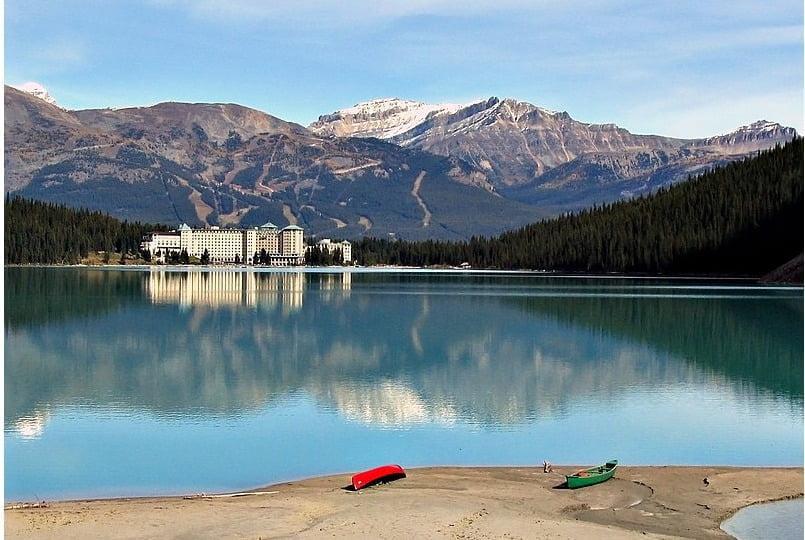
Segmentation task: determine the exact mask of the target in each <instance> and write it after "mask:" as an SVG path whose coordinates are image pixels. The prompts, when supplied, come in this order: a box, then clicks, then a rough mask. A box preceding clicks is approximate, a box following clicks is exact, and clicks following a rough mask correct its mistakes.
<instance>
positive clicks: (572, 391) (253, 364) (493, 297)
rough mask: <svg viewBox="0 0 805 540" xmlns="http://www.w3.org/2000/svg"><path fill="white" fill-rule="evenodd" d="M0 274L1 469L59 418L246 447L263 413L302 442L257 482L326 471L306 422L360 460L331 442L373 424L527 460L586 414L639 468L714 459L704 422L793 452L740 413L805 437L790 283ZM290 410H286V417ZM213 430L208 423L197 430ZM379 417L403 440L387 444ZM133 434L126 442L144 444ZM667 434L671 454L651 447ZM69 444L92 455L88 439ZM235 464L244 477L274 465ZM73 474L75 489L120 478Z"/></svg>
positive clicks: (725, 437) (96, 432) (464, 457)
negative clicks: (1, 334) (83, 446)
mask: <svg viewBox="0 0 805 540" xmlns="http://www.w3.org/2000/svg"><path fill="white" fill-rule="evenodd" d="M5 283H6V289H5V302H6V312H5V337H6V341H5V407H6V417H5V430H6V441H7V448H8V443H9V442H11V443H13V444H12V446H11V450H10V453H7V460H11V462H12V464H13V463H15V462H16V463H18V464H19V463H22V464H25V463H33V462H34V460H35V459H36V458H35V456H36V455H37V454H36V452H37V451H42V452H45V451H46V450H47V449H50V450H48V451H57V450H53V449H52V447H51V446H48V445H49V444H56V443H55V442H54V443H49V442H48V440H47V439H48V433H49V429H51V428H50V426H51V425H54V426H55V425H56V424H59V428H58V430H57V431H58V436H59V437H60V438H59V441H60V442H59V443H58V446H56V447H55V448H57V449H63V448H64V447H65V445H67V447H70V448H72V447H73V446H74V445H76V444H78V443H77V442H76V441H77V440H78V439H75V438H74V437H78V435H76V434H74V431H73V430H78V431H76V433H78V432H80V433H83V434H87V433H91V434H92V438H91V439H88V440H92V441H95V443H94V444H98V445H104V444H111V443H110V442H109V441H111V440H113V439H114V437H118V438H119V437H120V435H119V434H118V435H115V434H114V433H107V431H108V430H110V429H118V430H119V429H133V430H135V431H136V430H144V429H146V428H144V427H143V426H145V425H152V426H153V427H152V428H150V429H151V430H152V432H153V434H154V436H156V433H157V432H160V433H161V431H160V430H161V429H162V426H170V429H171V436H176V437H181V438H182V439H178V440H182V441H186V440H190V439H193V438H195V437H201V435H200V433H203V434H204V437H208V439H204V440H203V441H201V442H199V443H198V444H201V445H205V444H207V445H209V444H212V445H219V446H221V448H222V450H221V451H222V452H232V451H234V450H233V449H232V448H230V447H228V446H227V445H228V444H235V443H236V441H238V440H240V439H244V440H241V441H240V445H241V446H243V445H246V446H245V447H244V448H248V447H252V446H254V445H257V442H256V440H252V438H251V437H263V436H267V434H262V433H261V432H260V430H261V429H269V427H262V428H261V427H258V426H269V425H270V426H274V427H272V428H270V429H272V430H274V432H272V435H271V437H270V438H271V440H274V441H277V440H279V439H277V438H278V437H279V438H283V437H291V435H290V433H293V437H296V439H293V438H291V439H288V441H289V442H288V443H287V444H288V445H291V442H290V441H292V440H296V441H301V442H297V443H294V444H297V446H293V447H291V446H288V450H287V452H290V453H289V454H287V456H293V455H296V456H297V457H294V458H293V459H291V457H287V456H286V457H284V458H282V460H281V463H282V464H283V465H282V466H281V467H280V465H273V466H274V467H276V469H271V466H269V472H267V473H265V475H266V476H265V477H261V478H260V480H271V479H273V480H277V479H280V478H287V477H288V475H290V474H298V475H305V474H314V473H318V472H322V471H321V470H320V469H317V468H316V467H317V466H320V464H317V463H318V462H315V463H314V462H313V461H311V462H310V463H308V462H307V461H304V460H303V458H301V457H298V456H302V455H305V454H304V445H305V444H311V445H312V444H314V443H313V442H311V441H312V440H313V439H315V437H317V436H319V435H318V434H317V430H319V431H321V433H325V432H326V433H328V434H329V435H328V437H330V443H329V444H331V445H333V448H334V455H337V456H341V457H339V459H341V460H342V461H343V460H348V459H358V457H359V456H356V455H355V452H356V450H355V449H354V448H352V447H350V448H352V450H350V451H348V452H347V451H344V452H338V448H339V447H338V444H339V443H338V440H340V439H339V438H340V437H342V436H343V437H347V438H349V439H350V440H352V439H351V438H352V437H354V434H352V430H353V427H352V426H353V425H360V426H364V428H366V429H370V430H377V431H376V433H375V431H372V432H371V433H368V432H367V433H363V434H362V437H366V438H367V439H368V440H374V441H375V442H374V443H373V444H374V445H375V446H374V447H372V446H371V445H369V446H367V447H366V449H365V450H361V451H362V452H369V451H370V450H369V448H375V451H374V454H373V455H377V456H380V455H384V454H382V453H381V452H379V451H378V450H377V448H379V447H378V446H377V445H381V446H382V448H384V449H385V451H386V452H389V455H390V456H397V455H398V454H397V453H394V452H395V450H394V449H396V452H403V455H402V456H400V460H402V459H403V458H406V457H407V459H408V460H409V461H410V462H412V463H423V464H425V463H437V462H447V463H464V462H468V463H479V462H480V463H497V462H498V460H504V461H503V462H513V461H519V460H521V459H522V458H521V457H518V456H525V455H528V456H531V457H533V450H529V447H531V446H533V445H535V444H546V445H549V446H550V447H552V448H558V447H559V446H558V445H561V444H564V443H560V442H558V440H557V439H556V435H550V433H548V432H549V431H550V430H552V429H556V430H559V432H562V431H566V430H567V429H569V428H570V426H571V425H572V424H573V423H575V422H591V421H594V420H593V419H595V421H596V422H600V421H602V420H603V421H605V423H606V424H605V425H608V424H609V423H611V427H609V428H607V429H608V431H609V433H608V434H607V435H606V437H608V438H607V439H606V440H613V441H614V440H617V441H620V442H619V443H618V444H623V445H625V446H624V447H623V449H622V454H621V455H622V456H623V457H624V458H628V457H630V456H632V459H633V460H641V461H642V462H644V463H651V462H656V460H657V459H676V460H678V461H684V462H690V463H695V462H700V461H702V460H710V459H712V457H710V456H713V455H715V454H714V452H715V450H714V447H713V446H712V445H713V443H712V439H713V438H714V437H715V438H716V439H720V442H719V444H721V445H726V447H729V445H732V446H733V447H734V448H736V452H738V453H737V454H735V455H736V457H735V458H734V462H735V463H746V462H754V461H759V462H764V460H765V463H772V462H774V463H780V462H785V461H786V460H787V459H788V458H786V457H785V456H787V455H788V453H789V450H788V448H789V447H788V446H785V445H783V444H782V443H781V446H778V447H777V448H773V449H772V450H771V451H773V452H777V453H775V454H768V455H763V454H758V453H757V448H756V446H755V445H754V443H752V442H751V441H752V440H753V439H752V437H755V434H756V432H757V429H755V428H752V429H750V425H751V424H752V423H753V422H757V423H758V425H759V423H760V422H762V423H763V429H764V430H767V431H768V430H771V431H774V430H775V429H780V430H783V429H785V430H787V434H784V437H783V438H784V439H785V438H786V437H787V438H789V439H791V441H790V444H791V445H793V447H797V445H799V446H798V447H797V448H798V450H799V454H801V450H802V446H801V431H802V420H801V415H802V405H803V384H802V380H803V354H802V350H803V336H802V320H803V312H802V290H801V289H787V288H757V287H747V286H745V285H743V284H740V283H727V284H724V283H713V282H670V281H652V280H626V279H622V280H612V279H610V280H602V279H593V278H590V279H581V278H553V277H545V276H526V275H486V274H470V273H453V274H446V273H445V274H440V273H418V274H417V273H362V272H356V273H351V272H316V271H301V270H298V271H297V270H291V271H265V272H262V271H251V270H249V271H236V270H232V269H220V270H215V271H211V272H205V271H200V270H198V269H191V270H187V271H185V270H172V269H155V270H150V271H135V270H129V271H120V270H102V269H70V268H7V269H6V270H5ZM286 415H290V416H288V418H292V419H293V423H292V424H289V425H285V424H282V422H284V420H283V418H286ZM300 415H301V416H300ZM680 415H686V416H685V420H684V422H683V423H682V425H681V426H680V425H679V424H680V418H679V416H680ZM769 419H771V420H769ZM258 420H259V423H258V424H255V425H252V423H253V422H257V421H258ZM108 422H113V424H111V426H117V427H114V428H113V427H110V425H109V424H108ZM277 422H279V423H281V424H282V426H284V427H277V426H276V425H275V424H276V423H277ZM775 422H777V423H775ZM246 424H248V425H250V426H251V427H249V428H246V427H244V426H245V425H246ZM745 424H746V426H745ZM778 424H779V427H774V426H776V425H778ZM207 425H209V426H218V427H217V428H216V430H215V431H211V432H207V431H205V428H202V427H199V426H207ZM88 426H97V427H88ZM101 426H103V427H101ZM291 426H295V427H291ZM325 426H326V427H325ZM744 426H745V427H744ZM602 429H603V427H602ZM792 429H793V435H792V433H791V431H792ZM104 430H106V431H104ZM277 430H279V431H277ZM288 430H290V431H288ZM328 430H329V431H328ZM388 431H393V432H398V434H397V435H393V438H392V439H383V438H382V437H383V436H382V435H381V433H383V432H388ZM677 432H679V433H680V435H678V436H680V437H682V436H684V437H686V438H688V437H689V438H690V440H691V441H698V442H695V443H693V442H692V443H684V444H689V445H690V446H689V447H685V446H684V444H683V443H680V444H683V445H682V446H681V447H675V446H673V445H669V444H668V443H667V442H666V441H665V440H664V439H662V437H666V436H668V433H677ZM797 432H799V434H800V437H799V442H796V437H794V436H795V435H796V434H797ZM143 433H144V434H143V435H142V437H141V439H139V440H140V441H148V440H150V439H148V436H147V434H148V433H149V432H148V431H147V430H146V431H143ZM405 433H408V434H407V435H406V434H405ZM425 433H427V436H426V435H425ZM494 433H497V434H498V435H497V436H494V435H493V434H494ZM502 433H507V434H508V435H506V437H509V439H506V438H505V437H504V438H501V437H502V435H500V434H502ZM602 433H603V432H602ZM681 434H684V435H681ZM773 435H774V434H773V433H766V434H765V436H773ZM55 436H56V433H54V437H55ZM165 436H167V435H162V437H163V438H164V437H165ZM593 436H594V435H593ZM601 436H603V435H601ZM674 436H676V435H674ZM758 436H759V435H758ZM300 437H301V438H300ZM377 437H380V439H378V438H377ZM400 437H403V438H402V439H401V438H400ZM478 437H480V439H479V438H478ZM535 437H536V438H535ZM652 437H654V440H653V441H652ZM792 437H794V438H792ZM540 438H543V439H545V442H543V443H540V442H539V441H540ZM308 439H310V440H308ZM283 440H284V439H283ZM481 440H483V441H484V442H483V443H481V442H480V441H481ZM504 440H508V441H509V442H508V443H504V442H502V441H504ZM601 440H602V439H600V438H599V443H598V444H603V443H602V442H601ZM786 440H787V439H786ZM229 441H232V442H229ZM305 441H308V442H305ZM641 441H642V442H641ZM39 443H41V444H42V446H41V449H39V450H37V449H38V448H39V447H37V446H32V444H39ZM87 444H89V442H87ZM141 444H143V445H147V444H148V443H147V442H142V443H141ZM160 444H161V443H160ZM176 444H180V443H179V442H177V443H176ZM188 444H189V443H188ZM316 444H320V443H316ZM608 444H609V443H608ZM613 444H614V443H613ZM786 444H788V443H786ZM17 445H20V446H17ZM25 445H27V446H25ZM249 445H252V446H249ZM299 445H301V446H299ZM473 445H475V446H473ZM479 445H480V446H479ZM501 445H504V446H501ZM669 446H672V447H673V450H674V451H675V452H677V453H675V454H672V457H671V458H667V457H666V458H662V456H664V455H665V454H664V452H666V451H667V450H668V449H667V448H666V447H669ZM438 448H442V449H443V450H437V449H438ZM607 448H610V447H607ZM741 448H744V450H740V449H741ZM147 449H148V451H152V450H153V451H156V450H154V449H152V448H151V447H150V446H147ZM484 449H486V450H484ZM612 449H613V450H615V449H616V448H615V447H612ZM795 449H796V448H795ZM594 450H595V447H594V445H593V446H591V448H590V449H589V450H588V452H589V451H594ZM127 451H128V450H120V452H123V453H124V454H125V452H127ZM134 451H135V450H131V452H134ZM142 451H145V450H144V449H140V452H142ZM311 451H313V450H312V449H311ZM440 451H441V452H443V454H439V453H438V452H440ZM573 451H575V450H573V449H571V448H570V447H568V448H567V449H566V455H571V456H572V455H573V454H572V452H573ZM72 452H74V453H78V454H75V455H82V454H80V452H81V451H79V450H78V449H75V448H73V450H72ZM83 452H85V454H86V459H87V460H90V457H89V456H90V454H92V452H94V450H93V451H92V452H90V450H83ZM278 452H279V450H278ZM507 452H508V453H507ZM630 452H631V454H630ZM799 454H798V455H799ZM92 455H93V456H94V454H92ZM132 455H133V454H132ZM282 455H285V454H282ZM596 455H597V454H596ZM125 456H128V454H125ZM249 456H251V454H250V455H249ZM439 456H441V457H439ZM507 456H508V457H507ZM129 457H130V459H134V458H133V457H131V456H129ZM579 457H580V458H581V459H584V458H585V457H586V454H583V455H582V454H579ZM605 457H609V455H607V456H605ZM117 458H120V456H117ZM795 458H796V459H794V458H792V459H794V461H795V462H796V460H798V459H799V458H798V457H796V456H795ZM92 459H98V458H97V457H92ZM109 459H111V457H110V458H109ZM121 459H122V458H121ZM243 459H247V458H243ZM248 459H249V460H254V463H251V461H249V462H248V463H244V464H242V467H244V472H243V474H244V475H245V474H246V473H253V469H257V468H261V467H266V466H268V465H266V464H265V463H264V462H262V461H260V460H259V459H258V457H253V458H252V457H248ZM278 459H279V458H278ZM529 459H531V458H529ZM720 459H721V460H722V461H723V460H724V458H723V457H722V458H720ZM15 460H16V461H15ZM289 460H290V461H289ZM300 460H302V462H300ZM342 461H338V463H342ZM122 463H128V462H127V461H126V460H125V459H123V461H122ZM249 463H251V465H249ZM349 463H351V462H349V461H343V463H342V465H341V466H344V467H346V466H347V465H348V464H349ZM361 463H363V462H361ZM332 466H333V467H338V466H339V465H332ZM54 467H56V465H54ZM131 467H134V465H131ZM250 467H251V468H250ZM283 467H285V468H283ZM224 469H225V470H228V469H226V468H225V467H224ZM260 470H262V469H260ZM336 470H340V469H337V468H336ZM25 471H28V469H25V468H23V469H21V470H20V471H19V472H16V473H15V474H17V475H18V476H19V478H18V482H20V483H24V484H31V485H33V484H36V482H35V481H34V480H31V476H32V475H34V476H36V475H39V474H45V473H44V472H41V471H39V470H38V469H37V470H36V472H31V471H34V469H31V471H28V472H25ZM177 471H178V470H177ZM270 471H274V472H270ZM282 471H298V472H294V473H290V472H285V473H283V472H282ZM218 473H220V474H223V473H222V472H220V471H218ZM50 474H56V473H55V472H53V471H51V473H50ZM64 474H67V473H66V472H65V473H64ZM120 474H121V475H125V474H126V472H125V471H121V472H120ZM138 474H140V475H142V474H145V473H143V472H142V471H140V472H139V473H138ZM154 474H155V475H156V472H155V473H154ZM162 474H163V476H164V475H166V474H167V475H168V476H167V477H169V476H170V475H169V474H168V473H166V472H165V471H164V470H163V471H162ZM175 474H179V473H178V472H176V473H175ZM184 474H185V475H188V474H189V475H191V476H192V474H198V475H200V476H199V477H198V479H197V484H189V485H194V486H195V485H199V486H201V487H206V488H210V485H211V484H215V482H211V481H210V480H209V478H208V477H206V476H204V475H205V474H213V472H210V471H209V470H199V471H196V470H195V469H194V470H193V471H192V473H188V472H185V473H184ZM261 474H263V473H261ZM283 474H284V475H285V476H283ZM167 477H166V478H167ZM205 478H207V480H205ZM216 478H218V477H216ZM26 479H27V480H26ZM83 480H84V481H85V482H86V487H85V491H81V489H79V488H76V489H77V490H78V491H77V492H76V493H78V494H81V495H87V494H90V493H91V494H100V493H111V492H112V491H109V492H106V491H103V492H102V491H93V489H94V488H93V487H92V486H95V487H97V486H96V484H95V483H94V482H99V480H97V479H94V478H93V477H91V476H88V477H87V478H83ZM41 482H42V483H43V484H44V485H47V478H44V477H43V478H42V479H41ZM65 482H67V481H66V480H65ZM109 482H110V483H111V482H112V480H109ZM153 482H154V483H155V485H162V484H160V482H165V483H166V484H168V483H169V482H168V480H163V479H160V478H159V477H157V476H155V478H154V480H153ZM205 482H206V483H205ZM243 482H247V481H246V480H244V481H243ZM247 483H248V482H247ZM81 485H82V486H83V484H81ZM149 485H151V484H149ZM215 485H220V486H222V487H238V486H240V487H243V486H242V483H241V484H238V485H229V484H224V483H220V484H215ZM15 486H16V487H15ZM7 487H8V484H7ZM12 487H13V488H14V489H12V492H20V490H21V489H22V487H20V486H17V485H16V484H14V485H12ZM146 487H147V486H146ZM146 487H143V488H142V489H146ZM175 488H177V486H176V485H174V484H173V483H170V484H169V486H168V487H165V489H175ZM41 489H45V488H41ZM99 489H100V488H99ZM108 489H110V490H111V489H112V488H111V487H109V488H108ZM14 490H16V491H14ZM123 491H125V493H131V492H136V491H137V490H136V489H135V488H131V489H130V490H128V491H126V490H123ZM115 493H117V492H115Z"/></svg>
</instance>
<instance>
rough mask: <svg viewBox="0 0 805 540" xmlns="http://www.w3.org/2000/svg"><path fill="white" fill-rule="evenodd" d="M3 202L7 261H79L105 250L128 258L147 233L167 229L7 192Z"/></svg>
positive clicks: (20, 262)
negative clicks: (91, 253) (90, 254)
mask: <svg viewBox="0 0 805 540" xmlns="http://www.w3.org/2000/svg"><path fill="white" fill-rule="evenodd" d="M4 206H5V242H4V255H5V263H6V264H76V263H79V262H81V260H82V259H84V258H86V257H87V256H88V255H89V253H90V252H100V251H104V252H106V253H107V254H109V253H112V252H114V253H118V254H121V255H122V258H124V259H125V257H127V256H133V255H136V254H137V252H138V250H139V246H140V241H141V240H142V237H143V235H145V234H146V233H148V232H151V231H164V230H167V227H166V226H164V225H152V224H147V223H141V222H139V221H134V222H129V221H121V220H118V219H115V218H113V217H111V216H109V215H107V214H104V213H102V212H97V211H92V210H84V209H75V208H69V207H67V206H65V205H62V204H54V203H48V202H41V201H34V200H30V199H24V198H22V197H17V196H10V195H7V196H6V200H5V205H4ZM107 256H108V255H107ZM115 262H117V261H115Z"/></svg>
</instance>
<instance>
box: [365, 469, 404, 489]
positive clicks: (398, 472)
mask: <svg viewBox="0 0 805 540" xmlns="http://www.w3.org/2000/svg"><path fill="white" fill-rule="evenodd" d="M398 478H405V469H403V468H402V467H400V466H399V465H383V466H382V467H376V468H374V469H369V470H368V471H363V472H359V473H357V474H355V475H354V476H353V477H352V489H355V490H359V489H363V488H365V487H369V486H373V485H375V484H379V483H380V482H391V481H392V480H397V479H398Z"/></svg>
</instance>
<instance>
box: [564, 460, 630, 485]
mask: <svg viewBox="0 0 805 540" xmlns="http://www.w3.org/2000/svg"><path fill="white" fill-rule="evenodd" d="M617 468H618V460H617V459H613V460H612V461H607V462H606V463H605V464H604V465H600V466H598V467H593V468H592V469H584V470H583V471H579V472H577V473H573V474H570V475H567V476H565V478H567V487H569V488H570V489H576V488H580V487H587V486H592V485H594V484H600V483H601V482H606V481H607V480H609V479H610V478H612V475H614V474H615V469H617Z"/></svg>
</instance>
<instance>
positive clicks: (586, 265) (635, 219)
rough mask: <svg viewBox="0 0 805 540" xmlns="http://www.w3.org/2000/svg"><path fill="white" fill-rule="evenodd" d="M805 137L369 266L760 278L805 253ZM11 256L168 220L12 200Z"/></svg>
mask: <svg viewBox="0 0 805 540" xmlns="http://www.w3.org/2000/svg"><path fill="white" fill-rule="evenodd" d="M802 160H803V140H802V138H797V139H795V140H794V141H792V142H790V143H787V144H786V145H785V146H782V147H777V148H774V149H772V150H768V151H765V152H762V153H761V154H759V155H758V156H757V157H754V158H749V159H745V160H743V161H741V162H736V163H733V164H731V165H728V166H726V167H723V168H720V169H716V170H714V171H711V172H709V173H707V174H704V175H702V176H700V177H698V178H695V179H691V180H689V181H687V182H684V183H682V184H679V185H676V186H673V187H670V188H668V189H665V190H662V191H660V192H658V193H656V194H654V195H651V196H647V197H645V198H639V199H634V200H631V201H625V202H618V203H615V204H611V205H606V206H602V207H598V208H593V209H591V210H587V211H583V212H580V213H577V214H572V215H567V216H563V217H560V218H556V219H551V220H546V221H542V222H539V223H535V224H533V225H529V226H527V227H524V228H522V229H520V230H517V231H514V232H510V233H506V234H503V235H501V236H499V237H495V238H473V239H471V240H470V241H468V242H440V241H424V242H407V241H389V240H380V239H376V238H364V239H362V240H360V241H358V242H356V243H355V244H353V254H354V258H355V259H356V260H357V261H358V262H359V263H361V264H364V265H373V264H399V265H410V266H432V265H458V264H461V263H463V262H468V263H470V264H471V265H472V266H473V267H475V268H502V269H538V270H552V271H562V272H591V273H600V272H621V273H629V272H633V273H650V274H652V273H665V274H668V273H694V274H722V275H754V276H760V275H763V274H765V273H767V272H770V271H772V270H774V269H775V268H777V267H778V266H780V265H782V264H784V263H786V262H788V261H789V260H791V259H792V258H794V257H796V256H797V255H799V254H800V253H801V252H802V244H803V195H802V190H803V167H802V163H803V161H802ZM5 212H6V214H5V217H6V223H5V235H6V236H5V261H6V263H7V264H8V263H22V264H26V263H76V262H78V261H80V260H81V259H82V258H84V257H86V256H87V253H89V252H91V251H107V252H108V251H114V252H118V253H123V252H132V253H133V252H135V251H136V249H137V246H138V244H139V242H140V239H141V238H142V235H143V234H145V233H146V232H148V231H149V230H159V229H164V227H160V226H153V225H148V224H143V223H139V222H134V223H129V222H121V221H119V220H116V219H114V218H111V217H109V216H108V215H106V214H102V213H100V212H91V211H88V210H73V209H69V208H66V207H64V206H61V205H55V204H49V203H42V202H36V201H29V200H26V199H21V198H7V199H6V204H5Z"/></svg>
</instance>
